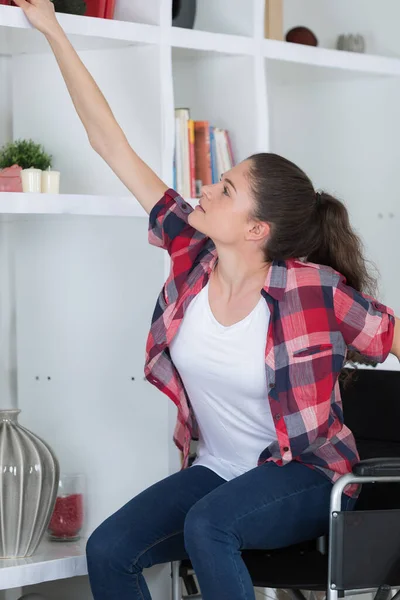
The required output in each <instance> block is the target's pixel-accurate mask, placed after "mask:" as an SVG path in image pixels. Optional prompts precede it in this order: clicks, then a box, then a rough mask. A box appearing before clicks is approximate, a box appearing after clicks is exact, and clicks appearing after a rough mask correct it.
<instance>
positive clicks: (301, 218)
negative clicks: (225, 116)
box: [248, 153, 376, 365]
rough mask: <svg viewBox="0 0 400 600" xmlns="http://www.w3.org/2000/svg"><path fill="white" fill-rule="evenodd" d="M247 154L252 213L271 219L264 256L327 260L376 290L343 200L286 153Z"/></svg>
mask: <svg viewBox="0 0 400 600" xmlns="http://www.w3.org/2000/svg"><path fill="white" fill-rule="evenodd" d="M248 160H249V161H250V170H249V180H250V186H251V190H252V193H253V196H254V198H255V203H256V209H255V211H254V217H255V218H256V219H259V220H260V221H265V222H267V223H269V224H270V235H269V238H268V241H267V244H266V247H265V260H266V261H267V262H271V261H272V260H287V259H289V258H303V259H306V260H307V261H308V262H313V263H316V264H320V265H327V266H328V267H332V268H333V269H335V271H338V272H339V273H341V274H342V275H344V277H345V278H346V283H347V284H348V285H349V286H351V287H353V288H354V289H355V290H357V291H359V292H362V293H366V294H368V295H371V296H374V295H375V294H376V278H375V277H374V276H373V275H371V273H370V272H369V270H368V267H367V264H368V263H367V260H366V259H365V257H364V252H363V245H362V242H361V240H360V238H359V237H358V235H357V234H356V232H355V231H354V230H353V228H352V226H351V224H350V219H349V213H348V211H347V208H346V207H345V205H344V204H343V203H342V202H341V201H340V200H337V199H336V198H334V197H333V196H331V195H330V194H327V193H326V192H315V190H314V187H313V185H312V183H311V181H310V179H309V178H308V177H307V175H306V174H305V173H304V172H303V171H302V170H301V169H300V168H299V167H297V166H296V165H295V164H294V163H292V162H291V161H289V160H287V159H285V158H283V157H282V156H278V155H277V154H268V153H260V154H254V155H253V156H251V157H250V158H249V159H248ZM348 360H349V361H351V362H357V363H362V364H368V365H371V364H376V363H372V362H371V361H370V360H368V359H366V358H365V357H364V356H362V355H361V354H359V353H358V352H354V351H349V352H348Z"/></svg>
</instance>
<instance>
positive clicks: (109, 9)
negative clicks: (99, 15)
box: [104, 0, 116, 19]
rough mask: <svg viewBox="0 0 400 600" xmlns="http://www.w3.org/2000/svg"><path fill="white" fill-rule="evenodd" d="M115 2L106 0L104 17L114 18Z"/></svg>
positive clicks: (114, 0)
mask: <svg viewBox="0 0 400 600" xmlns="http://www.w3.org/2000/svg"><path fill="white" fill-rule="evenodd" d="M115 2H116V0H107V1H106V12H105V15H104V18H105V19H113V18H114V12H115Z"/></svg>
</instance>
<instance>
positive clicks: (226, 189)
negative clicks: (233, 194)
mask: <svg viewBox="0 0 400 600" xmlns="http://www.w3.org/2000/svg"><path fill="white" fill-rule="evenodd" d="M223 193H224V194H225V196H229V193H228V188H227V187H226V185H224V192H223Z"/></svg>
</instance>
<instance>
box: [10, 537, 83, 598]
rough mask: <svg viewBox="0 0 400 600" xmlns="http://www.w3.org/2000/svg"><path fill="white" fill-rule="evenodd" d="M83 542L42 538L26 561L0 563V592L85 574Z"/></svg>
mask: <svg viewBox="0 0 400 600" xmlns="http://www.w3.org/2000/svg"><path fill="white" fill-rule="evenodd" d="M85 547H86V539H84V538H82V539H81V540H79V541H77V542H51V541H49V540H48V539H47V538H45V539H44V540H43V541H42V542H41V544H40V545H39V548H38V549H37V551H36V553H35V554H34V555H33V556H31V557H29V558H18V559H13V558H12V559H1V560H0V589H1V590H7V589H12V588H19V587H23V586H25V585H35V584H37V583H42V582H44V581H55V580H56V579H67V578H69V577H78V576H81V575H87V564H86V555H85Z"/></svg>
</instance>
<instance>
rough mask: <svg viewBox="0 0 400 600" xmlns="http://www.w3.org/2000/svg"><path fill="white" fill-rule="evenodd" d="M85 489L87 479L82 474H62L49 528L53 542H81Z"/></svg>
mask: <svg viewBox="0 0 400 600" xmlns="http://www.w3.org/2000/svg"><path fill="white" fill-rule="evenodd" d="M84 488H85V478H84V475H82V474H81V473H77V474H68V473H64V474H61V476H60V483H59V486H58V493H57V499H56V504H55V506H54V511H53V514H52V517H51V519H50V523H49V525H48V528H47V531H48V535H49V538H50V539H51V540H54V541H61V542H67V541H70V542H75V541H76V540H79V538H80V532H81V529H82V527H83V519H84Z"/></svg>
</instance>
